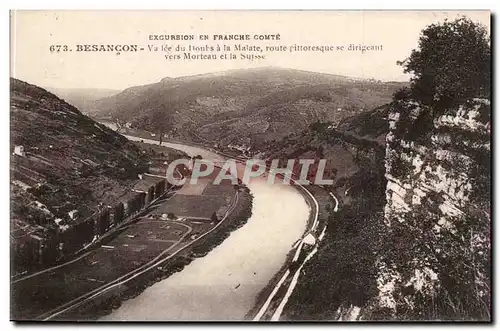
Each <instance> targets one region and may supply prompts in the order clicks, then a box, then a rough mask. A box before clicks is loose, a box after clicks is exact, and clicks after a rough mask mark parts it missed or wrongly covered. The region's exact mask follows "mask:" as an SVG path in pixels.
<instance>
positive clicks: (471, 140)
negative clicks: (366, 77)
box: [372, 99, 491, 319]
mask: <svg viewBox="0 0 500 331" xmlns="http://www.w3.org/2000/svg"><path fill="white" fill-rule="evenodd" d="M490 113H491V109H490V102H489V100H486V99H471V100H468V101H467V102H464V103H462V104H461V105H459V106H457V107H454V108H453V109H448V110H446V111H437V110H436V109H429V108H428V107H425V106H421V105H420V104H418V103H417V102H414V101H408V100H405V101H395V102H394V103H393V104H392V106H391V107H390V109H389V115H388V120H389V133H388V134H387V137H386V163H385V166H386V179H387V187H386V192H385V193H386V206H385V210H384V215H385V225H386V236H387V237H386V240H385V242H386V244H385V247H383V248H382V249H381V251H380V252H379V253H380V254H379V257H378V260H377V269H378V270H379V274H378V279H377V287H378V291H379V295H378V297H377V300H376V301H378V302H374V305H373V306H372V307H375V306H376V307H377V310H378V313H379V314H380V313H382V315H383V316H385V317H386V318H390V317H391V316H393V317H394V316H398V319H402V318H403V319H404V318H407V319H464V318H465V319H487V318H489V307H490V281H489V279H490V264H489V263H490V262H489V261H490V217H491V214H490ZM379 317H380V316H379Z"/></svg>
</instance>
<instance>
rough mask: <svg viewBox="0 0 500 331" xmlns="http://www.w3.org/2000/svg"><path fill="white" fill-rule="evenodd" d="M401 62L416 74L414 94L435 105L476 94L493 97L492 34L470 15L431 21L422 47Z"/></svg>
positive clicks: (413, 85) (476, 95) (412, 82)
mask: <svg viewBox="0 0 500 331" xmlns="http://www.w3.org/2000/svg"><path fill="white" fill-rule="evenodd" d="M398 64H399V65H401V66H403V68H404V72H405V73H411V74H413V78H411V97H412V98H413V99H415V100H417V101H420V102H422V103H423V104H424V105H429V106H434V108H435V109H441V110H443V109H446V108H447V107H451V106H453V105H456V104H458V103H459V102H461V101H463V100H466V99H468V98H472V97H484V98H489V97H490V83H491V77H490V75H491V50H490V41H489V36H488V34H487V31H486V28H485V27H484V26H482V25H481V24H478V23H474V22H473V21H472V20H470V19H468V18H465V17H463V18H459V19H456V20H454V21H452V22H449V21H444V23H440V24H431V25H429V26H428V27H427V28H425V29H424V30H423V31H422V34H421V36H420V39H419V43H418V49H414V50H413V51H412V52H411V55H410V57H409V58H407V59H406V60H404V61H398ZM436 106H437V107H436Z"/></svg>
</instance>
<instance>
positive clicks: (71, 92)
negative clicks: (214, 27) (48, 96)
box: [47, 87, 120, 113]
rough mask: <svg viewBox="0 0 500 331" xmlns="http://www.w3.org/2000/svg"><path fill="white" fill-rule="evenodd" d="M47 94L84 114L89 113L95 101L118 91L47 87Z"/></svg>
mask: <svg viewBox="0 0 500 331" xmlns="http://www.w3.org/2000/svg"><path fill="white" fill-rule="evenodd" d="M47 90H48V91H49V92H52V93H54V94H55V95H57V96H58V97H59V98H61V99H63V100H64V101H66V102H67V103H69V104H71V105H73V106H75V107H76V108H78V109H80V110H81V111H83V112H84V113H89V111H91V110H92V109H93V108H94V106H93V105H94V102H95V101H96V100H99V99H102V98H106V97H109V96H112V95H115V94H117V93H119V92H120V90H112V89H99V88H54V87H48V88H47Z"/></svg>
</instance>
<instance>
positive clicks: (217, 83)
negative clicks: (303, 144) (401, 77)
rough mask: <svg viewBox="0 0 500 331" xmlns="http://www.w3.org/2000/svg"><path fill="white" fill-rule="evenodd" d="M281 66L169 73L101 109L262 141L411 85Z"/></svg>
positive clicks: (119, 116) (153, 127)
mask: <svg viewBox="0 0 500 331" xmlns="http://www.w3.org/2000/svg"><path fill="white" fill-rule="evenodd" d="M404 85H405V83H400V82H378V81H373V80H362V79H354V78H349V77H344V76H338V75H330V74H322V73H315V72H308V71H302V70H292V69H282V68H274V67H266V68H257V69H247V70H232V71H227V72H220V73H212V74H202V75H195V76H187V77H179V78H164V79H162V80H161V81H160V82H158V83H155V84H150V85H144V86H137V87H132V88H129V89H126V90H124V91H123V92H121V93H118V94H116V95H113V96H110V97H106V98H103V99H101V100H98V101H96V102H95V104H94V107H95V109H93V110H92V111H91V113H92V114H93V116H95V117H97V118H101V119H108V120H109V119H111V120H113V121H119V122H129V123H131V125H132V127H136V128H140V129H144V130H149V131H152V132H165V133H171V134H172V135H174V136H177V137H180V138H187V139H199V140H205V141H208V142H217V143H219V144H222V145H228V144H238V145H247V146H250V145H253V146H254V147H255V146H256V145H259V144H263V143H265V142H266V141H273V140H279V139H281V138H283V137H285V136H286V135H288V134H289V133H290V132H297V131H301V130H303V129H305V128H307V127H308V125H309V124H311V123H314V122H316V121H318V120H321V121H330V122H332V123H339V122H340V121H341V120H342V119H344V118H346V117H349V116H353V115H355V114H358V113H360V112H363V111H364V110H366V109H373V108H375V107H377V106H380V105H382V104H385V103H387V102H389V101H390V99H391V96H392V94H393V93H394V92H395V91H396V90H397V89H399V88H400V87H402V86H404Z"/></svg>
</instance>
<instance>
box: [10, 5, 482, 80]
mask: <svg viewBox="0 0 500 331" xmlns="http://www.w3.org/2000/svg"><path fill="white" fill-rule="evenodd" d="M460 16H467V17H469V18H471V19H472V20H473V21H476V22H480V23H482V24H483V25H485V26H486V27H487V29H488V31H489V29H490V13H489V12H488V11H475V12H471V11H470V12H464V11H462V12H459V11H451V12H438V11H386V12H380V11H300V12H297V11H218V12H217V11H191V12H189V11H14V12H12V13H11V76H12V77H15V78H19V79H22V80H24V81H27V82H28V83H31V84H36V85H39V86H42V87H52V88H108V89H124V88H127V87H130V86H136V85H144V84H151V83H155V82H158V81H159V80H161V79H162V78H164V77H180V76H189V75H195V74H203V73H211V72H220V71H225V70H230V69H244V68H254V67H263V66H276V67H284V68H292V69H301V70H309V71H315V72H322V73H331V74H338V75H344V76H351V77H357V78H373V79H378V80H382V81H406V80H408V79H409V76H408V75H405V74H403V71H402V68H401V67H400V66H398V65H397V64H396V62H397V61H398V60H404V59H405V58H407V57H408V56H409V54H410V52H411V50H412V49H414V48H416V47H417V45H418V38H419V35H420V32H421V30H422V29H424V28H425V27H426V26H427V25H429V24H432V23H435V22H442V21H443V20H444V19H446V18H447V19H454V18H457V17H460ZM151 34H156V35H162V34H168V35H171V34H194V35H195V36H196V40H192V41H151V40H149V35H151ZM200 34H206V35H209V37H210V40H207V41H203V40H199V38H198V35H200ZM214 34H217V35H219V34H249V35H250V36H254V35H260V34H266V35H276V34H279V35H280V40H279V41H276V40H275V41H272V40H271V41H255V40H250V41H241V42H240V41H225V42H221V41H214V40H212V36H213V35H214ZM84 44H97V45H100V44H105V45H108V44H117V45H125V44H127V45H129V44H134V45H135V44H136V45H139V47H142V48H144V50H143V51H140V52H121V53H120V54H117V53H116V52H77V51H76V50H77V45H84ZM179 44H180V45H182V46H184V47H186V48H187V47H189V46H190V45H192V46H196V47H201V46H215V45H216V44H219V45H221V46H222V45H223V44H225V45H228V46H230V47H234V45H235V44H245V45H250V46H261V47H265V46H287V47H288V49H287V51H282V52H266V51H264V52H263V53H259V54H260V55H264V56H265V58H264V59H257V60H254V61H250V60H247V59H235V60H223V59H217V60H184V59H180V60H167V59H165V56H164V55H165V54H168V53H165V52H161V51H158V52H152V51H149V50H148V49H149V48H148V45H155V46H161V45H169V46H173V47H174V48H175V46H176V45H179ZM350 44H355V45H360V44H361V45H368V46H377V47H378V48H379V49H380V46H382V47H381V50H374V51H366V52H364V53H362V52H360V51H348V50H347V47H348V46H349V45H350ZM51 45H68V49H71V50H72V51H71V52H69V51H67V52H51V51H50V46H51ZM291 45H302V46H313V45H317V46H334V49H335V51H330V52H324V53H322V52H292V53H290V52H289V46H291ZM337 46H344V47H345V48H344V50H343V51H340V50H336V47H337ZM174 53H175V52H174ZM232 53H235V52H234V51H232ZM217 54H220V53H217ZM254 54H257V53H254ZM181 55H182V52H181Z"/></svg>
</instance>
